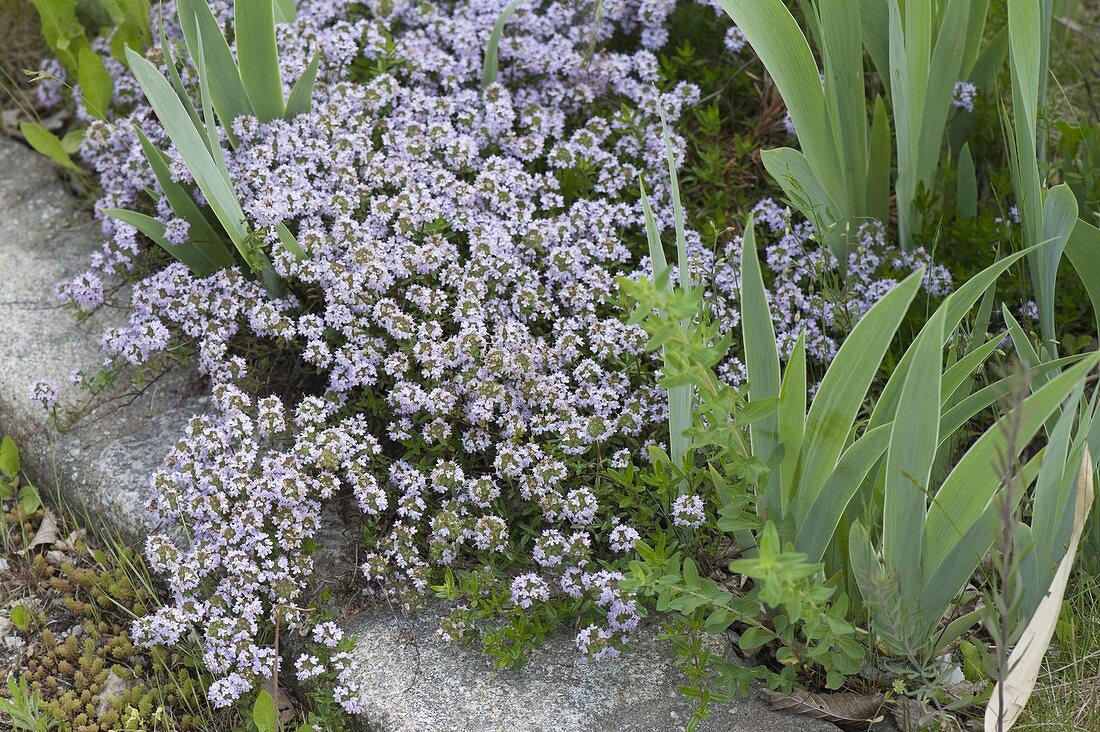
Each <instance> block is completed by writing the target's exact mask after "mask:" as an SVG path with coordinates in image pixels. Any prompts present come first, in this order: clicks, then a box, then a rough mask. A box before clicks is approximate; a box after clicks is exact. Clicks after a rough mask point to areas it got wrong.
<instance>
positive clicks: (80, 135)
mask: <svg viewBox="0 0 1100 732" xmlns="http://www.w3.org/2000/svg"><path fill="white" fill-rule="evenodd" d="M87 130H88V128H87V127H78V128H77V129H75V130H69V131H68V132H66V133H65V136H64V137H62V138H61V149H62V150H64V151H65V152H67V153H68V154H69V155H72V154H73V153H75V152H76V151H77V150H79V149H80V143H81V142H83V141H84V133H85V132H87Z"/></svg>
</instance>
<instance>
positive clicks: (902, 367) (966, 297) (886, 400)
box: [870, 250, 1031, 427]
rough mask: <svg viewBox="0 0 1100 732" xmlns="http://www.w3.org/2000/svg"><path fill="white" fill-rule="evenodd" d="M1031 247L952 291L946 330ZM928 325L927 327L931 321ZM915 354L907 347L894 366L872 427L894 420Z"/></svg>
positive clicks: (945, 303)
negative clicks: (903, 385) (899, 398)
mask: <svg viewBox="0 0 1100 732" xmlns="http://www.w3.org/2000/svg"><path fill="white" fill-rule="evenodd" d="M1029 251H1031V250H1024V251H1020V252H1014V253H1012V254H1009V255H1008V256H1005V257H1001V258H1000V259H998V260H997V261H996V262H995V263H994V264H991V265H990V266H988V267H986V268H985V269H984V270H982V271H981V272H979V273H978V274H976V275H974V276H973V277H971V278H970V279H968V280H967V281H966V282H964V283H963V284H962V285H961V286H960V287H959V289H957V290H955V292H953V293H951V295H949V296H948V298H947V299H946V300H944V301H943V304H942V305H941V306H940V307H941V308H944V309H946V313H945V316H946V317H945V320H944V333H945V334H954V333H955V329H956V328H958V327H959V323H961V322H962V320H963V318H964V317H966V314H967V313H968V312H970V310H971V309H972V308H973V307H974V303H975V302H977V301H978V298H979V297H982V295H983V294H984V293H985V292H986V291H987V290H988V289H989V287H990V286H991V285H992V284H993V283H994V282H996V281H997V278H998V277H1000V276H1001V275H1002V274H1003V273H1004V272H1005V270H1007V269H1008V268H1009V267H1011V266H1012V265H1013V264H1015V263H1016V262H1017V261H1019V259H1020V258H1021V257H1024V256H1026V255H1027V254H1028V252H1029ZM925 327H927V325H926V326H925ZM911 358H912V355H911V353H910V351H908V350H907V351H906V352H905V354H903V355H902V358H901V361H899V362H898V365H897V366H895V367H894V370H893V373H891V374H890V378H889V379H888V380H887V382H886V386H885V387H884V388H883V390H882V395H881V396H879V398H878V402H877V403H876V404H875V408H874V411H873V412H872V413H871V422H870V426H871V427H877V426H878V425H882V424H886V423H887V422H892V421H893V420H894V414H895V412H896V410H897V403H898V396H899V394H900V392H901V385H902V383H903V382H904V380H905V375H906V374H907V373H908V371H909V361H910V359H911Z"/></svg>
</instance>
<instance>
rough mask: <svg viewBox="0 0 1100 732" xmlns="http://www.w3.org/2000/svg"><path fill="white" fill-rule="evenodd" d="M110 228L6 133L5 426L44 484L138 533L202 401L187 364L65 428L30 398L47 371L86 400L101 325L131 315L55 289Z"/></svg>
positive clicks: (0, 281)
mask: <svg viewBox="0 0 1100 732" xmlns="http://www.w3.org/2000/svg"><path fill="white" fill-rule="evenodd" d="M99 236H100V232H99V227H98V224H96V223H95V222H94V221H93V220H92V218H91V216H89V215H88V213H87V211H85V210H81V207H80V205H79V202H78V201H77V200H76V199H75V198H74V197H73V196H72V195H71V194H70V193H69V191H68V190H67V189H66V187H65V184H64V183H63V181H62V180H61V179H60V178H59V176H58V175H57V173H56V171H55V170H54V169H53V168H52V167H51V166H50V165H49V164H48V163H47V162H45V161H44V159H43V158H41V157H40V156H38V155H36V154H35V153H33V152H32V151H30V150H28V149H27V148H25V147H24V146H22V145H19V144H18V143H15V142H13V141H11V140H6V139H3V138H0V434H8V435H11V436H12V437H13V438H14V439H15V440H16V441H17V442H18V443H19V445H20V446H21V448H22V453H23V463H24V467H25V468H26V469H27V471H28V472H29V473H30V475H31V476H32V477H33V479H34V481H35V483H36V484H37V485H38V486H39V488H40V489H42V491H43V492H44V493H46V494H49V493H51V492H54V491H56V492H57V493H59V494H60V496H61V498H62V500H64V502H65V503H66V504H67V505H69V506H71V507H72V508H75V509H78V510H83V511H85V512H86V513H88V514H89V515H90V516H91V517H93V518H99V519H102V520H103V521H104V522H105V523H106V524H107V525H109V526H110V527H111V528H112V529H115V530H117V531H120V532H121V533H122V534H123V535H124V536H126V537H127V538H128V539H129V540H131V541H134V542H137V541H139V540H140V539H141V538H142V537H143V536H144V534H145V533H146V532H147V530H148V528H149V523H148V517H147V514H146V512H145V510H144V508H143V505H144V501H145V496H146V494H147V489H148V480H149V476H150V475H151V474H152V472H153V470H154V469H155V468H156V467H157V466H158V465H159V464H160V461H161V459H162V458H163V456H164V453H165V452H166V450H167V449H168V448H169V447H170V446H171V444H172V443H173V442H174V441H175V440H176V439H178V435H179V434H180V429H181V426H182V425H183V424H184V421H185V420H186V419H187V418H188V417H189V416H190V415H192V414H194V413H195V412H196V411H199V410H201V408H202V401H201V400H200V399H199V398H198V397H196V396H194V395H192V396H187V394H188V392H189V391H190V390H189V389H188V384H187V378H186V375H184V374H182V373H181V374H178V375H174V376H172V377H170V378H167V379H162V380H160V381H158V382H157V383H156V384H155V385H154V386H153V387H152V388H150V389H149V390H148V392H147V393H145V394H144V395H142V396H141V397H140V398H138V399H136V400H134V401H133V402H132V403H130V404H127V405H125V406H121V405H120V404H117V403H108V404H105V405H104V406H101V407H100V408H98V410H97V411H93V412H91V413H90V414H89V416H88V419H86V420H84V421H83V424H81V425H78V426H77V427H76V428H75V429H73V430H71V431H68V432H65V433H60V434H59V433H58V432H57V431H56V430H55V429H53V427H52V425H51V424H50V420H49V417H48V415H47V414H46V413H45V412H43V411H42V410H40V409H38V408H36V407H35V406H34V405H32V404H31V403H30V402H29V401H28V399H27V394H28V390H29V388H30V386H31V384H32V383H33V382H35V381H37V380H39V379H42V380H45V381H50V382H54V383H57V384H58V385H59V386H61V387H62V396H63V398H65V399H71V400H74V401H77V400H81V399H82V397H83V395H82V394H81V392H80V390H78V389H76V388H74V387H71V386H69V385H68V382H67V379H68V376H69V374H70V373H71V372H72V371H73V369H75V368H77V367H85V368H90V369H92V370H94V368H95V366H96V364H97V363H99V362H100V360H101V359H102V354H101V353H100V350H99V334H100V333H101V332H102V330H103V329H104V328H105V327H107V326H108V325H110V324H111V323H112V320H111V318H114V319H116V320H117V319H120V318H121V314H120V313H110V312H101V313H97V314H96V315H94V316H92V317H90V318H88V319H86V320H85V321H83V322H80V323H78V322H77V318H76V314H75V312H74V311H73V310H71V309H69V308H65V307H61V306H59V305H58V303H57V300H56V298H55V297H54V295H53V285H54V283H55V282H57V281H58V280H61V279H63V278H65V277H71V276H73V275H75V274H77V273H79V272H81V271H83V270H84V269H86V268H87V263H88V258H89V255H90V254H91V253H92V251H94V250H95V249H96V248H98V247H99V241H100V239H99ZM124 401H128V400H124Z"/></svg>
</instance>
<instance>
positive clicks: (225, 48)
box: [127, 0, 255, 145]
mask: <svg viewBox="0 0 1100 732" xmlns="http://www.w3.org/2000/svg"><path fill="white" fill-rule="evenodd" d="M254 1H255V0H254ZM176 7H177V9H178V11H179V20H180V27H181V28H182V30H183V37H184V41H185V42H186V44H187V51H188V53H190V54H191V60H192V61H194V62H195V66H196V68H197V69H199V70H200V71H202V70H203V69H202V68H201V67H203V66H206V67H208V68H209V83H208V84H206V86H208V87H210V89H209V91H210V97H211V100H212V101H213V103H214V111H216V112H217V114H218V119H220V120H221V121H222V125H223V128H224V129H225V134H226V136H227V137H228V138H229V142H230V144H231V145H236V144H237V137H236V135H234V134H233V129H232V126H233V120H235V119H236V118H237V117H242V116H244V115H250V114H255V112H254V110H253V109H252V105H251V104H250V102H249V97H248V92H247V91H246V90H245V87H244V82H243V81H242V80H241V74H240V70H239V69H238V68H237V62H236V61H235V60H234V59H233V53H232V51H230V50H229V44H228V43H226V40H225V36H223V35H222V29H221V26H219V25H218V21H217V20H216V19H215V18H214V15H213V13H211V12H210V7H209V6H208V5H207V4H206V0H177V2H176ZM200 33H201V36H200ZM200 39H201V42H200ZM127 56H129V54H127ZM199 59H203V60H204V61H205V63H200V62H199ZM131 68H133V67H132V66H131ZM158 116H159V115H158Z"/></svg>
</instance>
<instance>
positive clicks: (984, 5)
mask: <svg viewBox="0 0 1100 732" xmlns="http://www.w3.org/2000/svg"><path fill="white" fill-rule="evenodd" d="M988 15H989V0H970V18H969V20H968V21H967V24H966V46H965V47H964V48H963V59H962V68H961V69H960V70H959V78H960V79H969V78H970V73H971V72H972V71H973V70H974V65H975V64H976V63H977V62H978V57H979V56H980V54H981V50H982V36H984V35H985V23H986V18H987V17H988Z"/></svg>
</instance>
